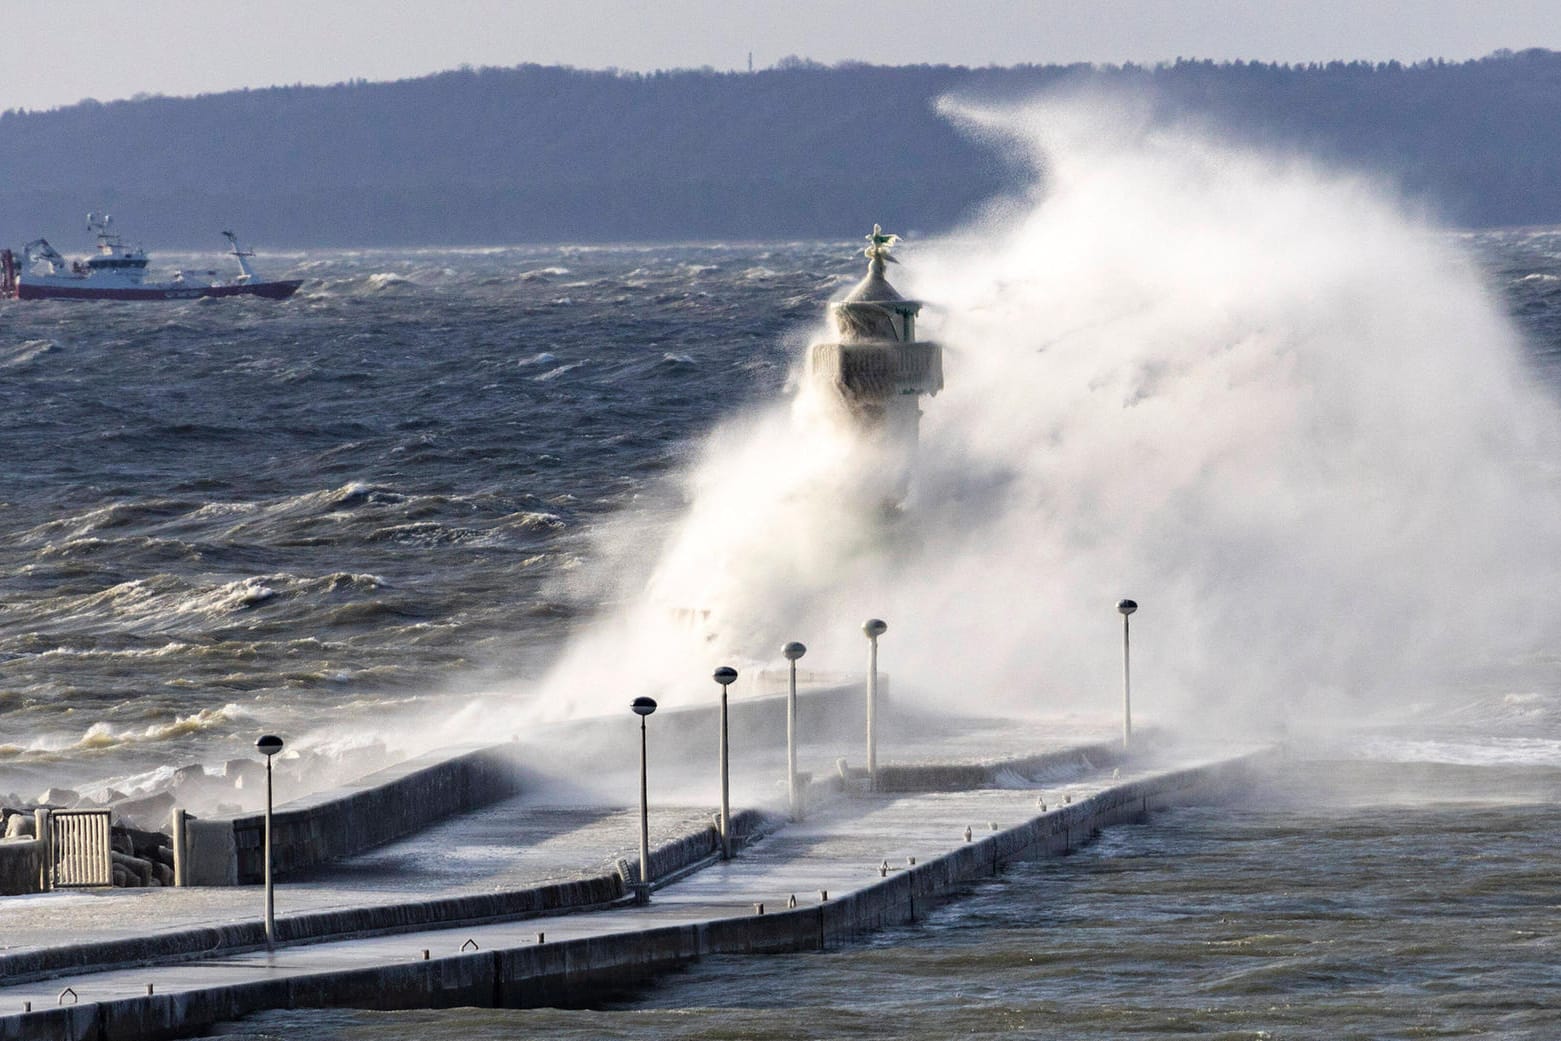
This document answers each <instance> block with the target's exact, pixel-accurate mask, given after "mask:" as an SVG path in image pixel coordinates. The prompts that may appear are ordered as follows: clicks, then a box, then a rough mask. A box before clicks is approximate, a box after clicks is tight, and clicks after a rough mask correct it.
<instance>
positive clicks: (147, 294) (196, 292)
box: [16, 278, 303, 300]
mask: <svg viewBox="0 0 1561 1041" xmlns="http://www.w3.org/2000/svg"><path fill="white" fill-rule="evenodd" d="M301 285H303V279H284V280H281V281H276V282H248V283H245V284H243V285H234V286H174V285H150V286H133V287H132V286H124V287H109V286H92V285H80V286H62V285H50V284H47V283H45V284H39V283H37V282H29V281H27V279H26V278H23V279H21V280H20V281H19V282H18V283H17V285H16V298H17V299H18V300H198V299H200V298H202V297H208V296H258V297H264V298H265V299H267V300H286V299H287V298H288V297H290V296H292V295H293V294H294V293H296V292H297V291H298V287H299V286H301Z"/></svg>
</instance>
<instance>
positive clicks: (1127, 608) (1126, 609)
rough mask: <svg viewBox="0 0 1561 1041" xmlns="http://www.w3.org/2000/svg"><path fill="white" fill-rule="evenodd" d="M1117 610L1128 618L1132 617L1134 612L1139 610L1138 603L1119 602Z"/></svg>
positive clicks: (1130, 601)
mask: <svg viewBox="0 0 1561 1041" xmlns="http://www.w3.org/2000/svg"><path fill="white" fill-rule="evenodd" d="M1117 610H1118V611H1121V612H1122V614H1123V616H1124V617H1126V616H1127V615H1130V614H1132V613H1133V612H1134V611H1136V610H1138V601H1136V600H1118V601H1117Z"/></svg>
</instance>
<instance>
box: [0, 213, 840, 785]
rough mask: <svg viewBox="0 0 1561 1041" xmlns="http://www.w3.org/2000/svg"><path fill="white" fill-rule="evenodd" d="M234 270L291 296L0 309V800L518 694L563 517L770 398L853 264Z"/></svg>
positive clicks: (754, 257) (646, 253)
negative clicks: (439, 703) (267, 738)
mask: <svg viewBox="0 0 1561 1041" xmlns="http://www.w3.org/2000/svg"><path fill="white" fill-rule="evenodd" d="M261 259H262V262H263V263H264V262H267V261H268V262H269V263H268V264H266V265H265V268H264V269H265V271H266V273H267V274H271V275H276V276H281V275H283V274H284V273H285V274H286V275H288V276H289V277H300V276H301V277H304V278H306V279H308V281H307V282H306V283H305V285H304V287H303V289H302V290H301V291H300V293H299V294H298V296H296V297H295V298H294V299H292V300H289V301H287V302H284V303H280V304H278V303H274V302H270V301H260V300H247V299H236V300H210V301H193V302H180V303H172V304H164V303H159V304H139V305H124V304H113V303H86V304H82V303H67V302H61V303H54V302H49V303H26V304H22V303H9V304H0V795H4V794H5V793H6V792H8V791H15V792H19V793H21V794H22V795H23V796H24V797H26V796H31V795H33V794H35V793H36V792H37V791H40V790H41V789H42V788H43V787H44V786H46V785H47V784H49V783H65V784H85V783H88V782H94V781H97V780H99V779H101V778H115V779H119V780H121V781H123V780H127V779H128V780H132V781H140V780H143V779H144V777H145V773H146V772H147V771H152V770H156V769H158V768H159V767H162V766H165V765H167V764H178V763H185V762H194V761H208V762H213V763H218V764H220V763H221V762H222V761H223V760H225V759H227V758H230V757H233V756H237V755H243V754H245V753H246V752H247V750H248V748H249V746H250V744H251V743H252V742H253V740H254V738H253V734H254V733H255V732H256V728H257V727H264V728H270V729H273V730H276V731H278V732H281V733H290V734H298V733H301V732H305V731H324V732H325V733H327V734H330V733H333V732H334V733H337V734H339V739H340V744H341V747H337V748H333V749H330V750H329V751H330V752H332V753H333V754H342V753H343V750H344V748H348V747H350V744H351V742H352V741H353V728H352V727H351V726H350V721H352V720H353V719H355V718H357V717H359V716H360V715H361V713H363V712H365V711H375V710H379V709H386V708H395V707H401V708H405V707H407V706H408V705H415V704H416V703H418V702H419V701H420V700H425V699H428V698H437V697H440V696H449V695H450V694H451V692H452V691H459V690H463V689H475V688H478V687H481V686H483V685H484V684H485V683H486V682H489V681H491V680H493V679H495V678H498V677H503V678H509V679H513V678H515V677H522V678H523V677H525V676H528V675H531V676H534V675H535V673H536V671H537V670H538V669H539V668H540V665H541V663H542V662H543V661H545V660H546V658H547V656H548V654H549V653H550V651H551V650H552V649H553V648H555V647H556V646H557V644H558V642H559V640H560V637H561V636H562V635H563V634H564V633H565V632H566V631H567V630H568V628H569V626H570V625H571V622H572V621H573V620H574V619H575V617H576V616H577V615H578V614H579V613H580V612H581V611H582V610H589V609H590V608H591V607H594V606H595V605H594V604H584V605H582V604H579V603H571V602H565V601H562V600H560V599H559V597H558V595H557V592H556V588H555V586H554V584H553V583H554V580H556V579H557V578H558V577H559V576H560V575H561V574H563V573H565V572H567V571H568V570H569V569H571V568H573V567H575V566H576V565H578V563H579V554H580V553H581V552H582V551H583V545H584V542H583V536H584V535H585V533H586V532H587V531H588V530H589V528H590V525H591V524H592V522H593V521H594V520H597V519H599V518H601V517H602V516H603V515H605V514H609V513H613V512H615V511H621V510H623V509H625V508H627V507H630V506H631V505H633V504H634V503H635V502H636V501H637V499H638V498H639V497H641V496H644V495H649V494H654V491H655V489H656V488H658V486H660V485H662V484H663V483H664V478H665V476H666V475H667V473H668V472H669V470H670V469H671V468H672V467H674V466H675V465H676V464H677V463H678V461H679V460H680V459H682V458H683V457H685V456H686V455H687V453H688V452H689V451H690V450H691V446H693V445H694V444H696V443H697V439H698V438H699V436H700V435H701V433H702V432H704V431H705V430H707V429H708V428H709V427H710V426H711V425H712V424H713V423H714V422H716V421H717V420H718V419H719V418H721V417H722V416H723V415H726V414H728V413H729V412H731V411H733V410H734V409H737V408H740V407H741V406H742V404H743V403H744V402H745V401H748V400H751V399H753V398H755V397H765V398H772V397H774V396H776V395H777V394H779V393H780V391H781V389H782V387H783V385H784V384H785V381H786V379H787V375H788V372H789V371H790V368H791V365H792V361H793V355H794V352H795V349H796V348H795V345H794V344H792V343H790V342H789V340H788V337H789V336H794V335H798V334H800V332H801V331H802V330H803V329H805V328H807V327H808V326H810V325H811V324H812V323H814V322H816V321H817V320H818V318H819V315H820V313H821V310H820V309H821V306H822V304H823V302H824V301H825V300H827V299H828V297H829V296H830V294H831V293H832V292H833V291H835V290H837V289H838V288H839V286H840V284H841V283H842V280H843V279H845V278H846V277H847V274H848V273H852V272H854V270H855V268H856V267H857V265H856V263H855V262H854V260H853V256H852V250H851V249H850V248H846V247H842V246H840V245H827V244H808V245H792V246H785V245H782V246H773V245H766V246H731V247H728V246H681V247H665V248H662V247H624V248H616V249H614V248H606V249H598V248H559V249H486V250H470V251H461V250H437V251H411V252H410V253H408V252H401V251H397V252H338V253H325V254H320V255H310V256H309V257H308V258H303V257H291V258H289V257H269V258H265V257H263V258H261ZM155 262H166V263H168V264H169V265H171V266H172V265H180V264H189V263H195V262H198V261H197V259H196V258H179V257H158V258H156V260H155V261H154V263H155ZM338 723H339V724H341V725H340V727H339V728H337V727H336V724H338ZM123 787H124V785H123V784H121V788H123Z"/></svg>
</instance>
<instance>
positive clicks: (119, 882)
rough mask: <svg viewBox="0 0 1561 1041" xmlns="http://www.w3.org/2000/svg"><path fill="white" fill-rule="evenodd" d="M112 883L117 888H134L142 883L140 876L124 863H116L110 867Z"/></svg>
mask: <svg viewBox="0 0 1561 1041" xmlns="http://www.w3.org/2000/svg"><path fill="white" fill-rule="evenodd" d="M109 878H110V879H111V884H112V885H113V886H114V887H115V888H117V889H134V888H136V887H138V886H139V885H140V884H141V879H140V876H138V875H137V874H136V873H135V872H134V871H131V870H130V869H129V868H127V867H125V866H124V865H123V864H114V865H111V866H110V867H109Z"/></svg>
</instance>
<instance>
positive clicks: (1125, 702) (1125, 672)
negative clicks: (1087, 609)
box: [1117, 600, 1138, 751]
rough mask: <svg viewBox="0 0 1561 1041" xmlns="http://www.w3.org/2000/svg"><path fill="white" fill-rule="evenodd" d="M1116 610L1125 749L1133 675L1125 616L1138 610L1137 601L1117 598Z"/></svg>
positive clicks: (1130, 724) (1130, 721)
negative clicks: (1119, 614) (1119, 626)
mask: <svg viewBox="0 0 1561 1041" xmlns="http://www.w3.org/2000/svg"><path fill="white" fill-rule="evenodd" d="M1117 610H1118V611H1121V612H1122V749H1123V751H1126V750H1127V747H1128V746H1129V745H1130V744H1131V743H1132V741H1133V676H1132V671H1131V670H1130V668H1129V666H1128V653H1127V647H1128V645H1127V635H1128V634H1127V630H1128V622H1127V617H1128V615H1130V614H1132V613H1133V612H1134V611H1136V610H1138V603H1137V602H1136V601H1133V600H1118V601H1117Z"/></svg>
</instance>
